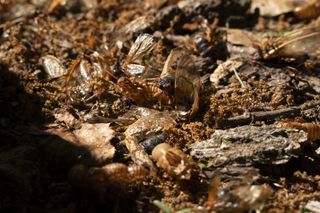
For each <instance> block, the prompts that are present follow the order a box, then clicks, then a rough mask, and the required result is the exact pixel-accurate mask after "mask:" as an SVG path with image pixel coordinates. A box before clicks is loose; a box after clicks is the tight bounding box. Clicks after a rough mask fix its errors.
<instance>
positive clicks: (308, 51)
mask: <svg viewBox="0 0 320 213" xmlns="http://www.w3.org/2000/svg"><path fill="white" fill-rule="evenodd" d="M258 53H259V56H258V58H259V59H263V60H269V59H272V58H281V59H294V60H297V61H301V60H307V59H311V60H315V59H319V56H320V25H312V26H307V27H304V28H300V29H296V30H294V31H292V32H290V33H288V34H285V35H283V36H281V37H279V38H275V39H269V40H268V41H266V43H265V44H263V45H262V46H261V47H259V48H258Z"/></svg>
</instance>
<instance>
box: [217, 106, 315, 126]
mask: <svg viewBox="0 0 320 213" xmlns="http://www.w3.org/2000/svg"><path fill="white" fill-rule="evenodd" d="M319 105H320V101H317V102H314V103H306V104H302V105H300V106H294V107H289V108H286V109H279V110H273V111H257V112H249V113H244V114H243V115H239V116H235V117H231V118H226V119H223V120H222V121H221V122H220V125H219V126H221V127H232V126H240V125H247V124H250V123H252V122H255V121H274V120H275V119H277V118H279V117H283V118H292V117H295V116H297V115H299V114H300V113H301V111H302V110H306V109H310V108H313V107H315V106H319Z"/></svg>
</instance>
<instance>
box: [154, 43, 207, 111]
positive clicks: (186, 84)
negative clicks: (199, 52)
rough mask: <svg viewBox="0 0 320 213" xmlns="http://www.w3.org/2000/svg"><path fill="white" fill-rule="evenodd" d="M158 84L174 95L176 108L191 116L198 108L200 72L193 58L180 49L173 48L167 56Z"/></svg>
mask: <svg viewBox="0 0 320 213" xmlns="http://www.w3.org/2000/svg"><path fill="white" fill-rule="evenodd" d="M159 86H160V88H161V89H162V90H164V91H166V92H167V93H168V94H169V95H170V96H172V97H174V103H175V106H176V109H178V110H179V111H180V110H181V111H185V112H186V114H187V115H189V116H193V115H194V114H195V113H196V112H197V111H198V108H199V98H200V97H199V96H200V94H199V93H200V89H201V80H200V74H199V72H198V71H197V68H196V66H195V63H194V61H193V58H192V56H191V55H190V54H188V53H186V52H184V51H183V50H182V49H174V50H172V51H171V53H170V55H169V57H168V58H167V60H166V62H165V65H164V69H163V72H162V74H161V76H160V81H159Z"/></svg>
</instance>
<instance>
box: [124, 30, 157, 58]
mask: <svg viewBox="0 0 320 213" xmlns="http://www.w3.org/2000/svg"><path fill="white" fill-rule="evenodd" d="M156 43H157V41H156V39H155V37H154V36H153V35H150V34H142V35H140V36H138V38H137V39H136V41H135V42H134V44H133V45H132V47H131V48H130V51H129V53H128V56H127V60H126V62H127V63H128V64H130V63H137V64H140V60H141V59H142V58H143V56H145V55H147V54H148V53H150V52H151V51H152V50H153V48H154V47H155V46H156Z"/></svg>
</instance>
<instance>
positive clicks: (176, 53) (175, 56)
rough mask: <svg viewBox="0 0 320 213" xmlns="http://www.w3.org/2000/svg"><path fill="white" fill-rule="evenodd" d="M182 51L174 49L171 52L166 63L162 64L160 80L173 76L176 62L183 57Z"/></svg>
mask: <svg viewBox="0 0 320 213" xmlns="http://www.w3.org/2000/svg"><path fill="white" fill-rule="evenodd" d="M183 53H184V52H183V50H182V49H181V48H175V49H173V50H171V52H170V54H169V56H168V58H167V60H166V62H165V63H164V66H163V70H162V73H161V75H160V77H161V78H163V77H165V76H168V75H171V76H174V75H175V68H174V66H175V65H177V61H178V60H179V58H180V57H181V56H182V55H183Z"/></svg>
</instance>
